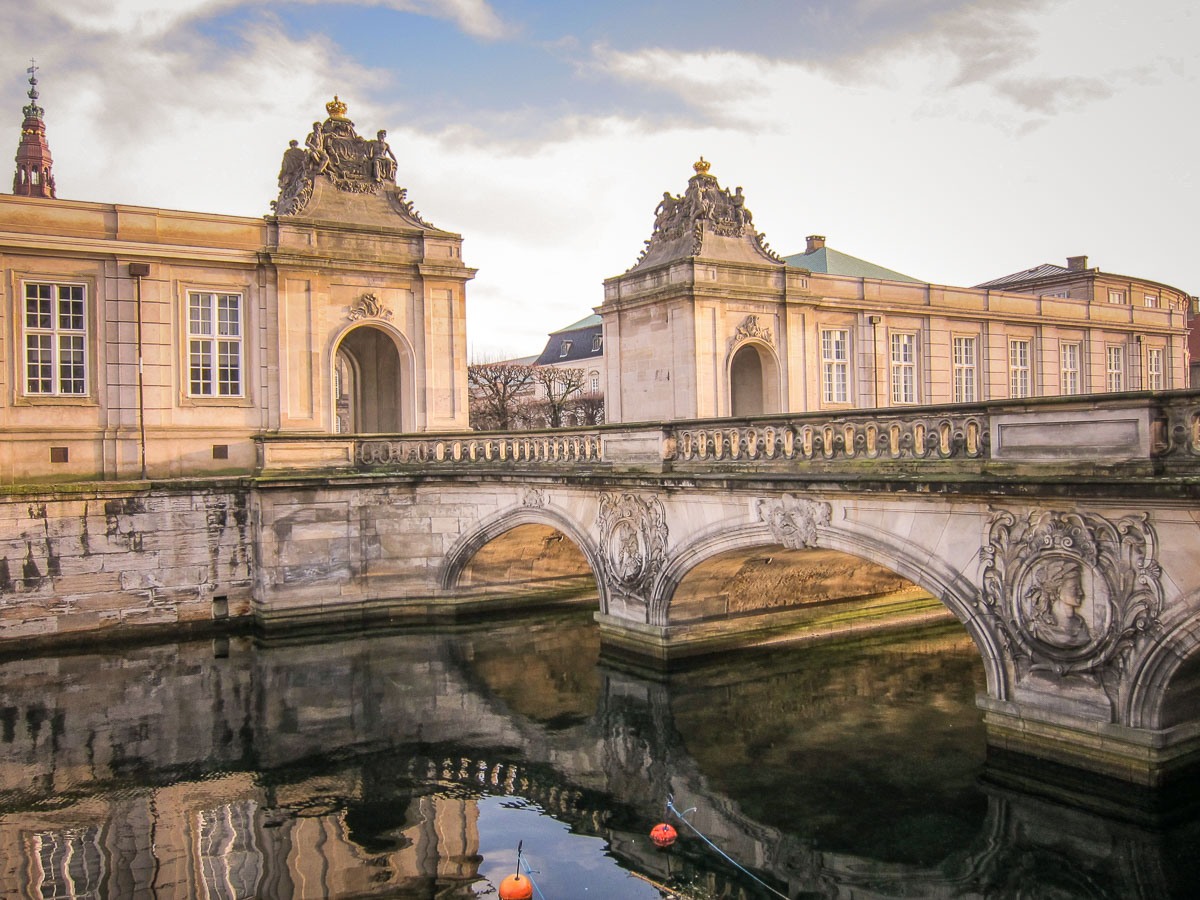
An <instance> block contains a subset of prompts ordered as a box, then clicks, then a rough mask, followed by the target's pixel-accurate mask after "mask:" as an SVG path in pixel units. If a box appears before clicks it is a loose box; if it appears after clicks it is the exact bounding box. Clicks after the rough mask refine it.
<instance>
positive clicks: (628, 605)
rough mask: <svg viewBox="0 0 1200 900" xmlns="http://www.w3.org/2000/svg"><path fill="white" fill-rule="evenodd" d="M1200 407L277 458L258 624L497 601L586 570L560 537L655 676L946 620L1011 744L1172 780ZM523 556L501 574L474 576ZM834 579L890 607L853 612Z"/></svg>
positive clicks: (669, 429) (286, 451) (1190, 708)
mask: <svg viewBox="0 0 1200 900" xmlns="http://www.w3.org/2000/svg"><path fill="white" fill-rule="evenodd" d="M1198 401H1200V398H1198V396H1197V394H1195V393H1181V394H1163V395H1146V394H1139V395H1129V396H1124V397H1105V398H1087V399H1083V400H1078V399H1077V400H1074V401H1071V400H1067V401H1064V400H1061V399H1058V398H1055V399H1053V400H1045V401H1031V402H1026V403H1023V404H1020V405H1014V404H1011V403H1004V404H984V405H980V406H973V407H961V406H956V407H945V408H937V409H931V408H923V409H919V410H905V411H887V412H860V413H853V414H847V415H845V416H839V417H834V418H830V417H828V416H824V417H818V416H813V415H801V416H788V417H779V418H771V419H766V418H764V419H755V420H745V421H737V420H733V421H731V420H728V419H725V420H710V421H700V422H675V423H670V424H668V425H656V426H647V427H636V426H619V427H612V428H597V429H591V430H586V431H578V432H545V433H533V434H514V435H490V434H470V435H437V436H428V435H425V436H395V437H392V436H365V437H364V436H359V437H336V436H331V437H328V438H314V439H312V440H309V441H303V442H298V441H296V440H295V439H289V440H275V439H272V438H264V439H263V440H262V444H261V451H260V460H261V469H262V477H261V478H260V479H259V480H258V481H257V483H256V491H255V500H256V503H257V510H256V512H257V517H258V521H259V522H260V523H261V532H260V534H259V536H258V552H259V556H258V570H257V573H256V574H257V579H256V585H255V596H254V604H255V611H256V615H257V616H258V617H259V618H260V619H261V620H262V621H264V622H266V623H268V624H274V623H282V622H288V621H301V620H304V619H306V618H310V617H314V618H315V619H316V620H318V621H321V622H325V621H327V620H328V619H329V618H330V617H331V616H341V617H347V616H349V617H351V618H355V619H364V620H374V619H397V618H404V617H408V616H413V615H420V616H431V615H433V616H436V615H439V614H441V615H447V614H450V611H451V610H455V609H459V608H462V607H464V606H465V607H471V605H472V604H475V605H478V604H485V605H486V604H492V605H494V604H496V603H497V602H498V601H497V598H496V595H497V591H498V585H499V584H513V583H517V582H521V583H523V584H524V585H525V586H526V587H529V586H530V585H534V584H540V585H541V586H542V587H543V588H546V587H547V586H550V585H552V584H553V579H554V578H555V577H557V578H566V577H568V576H569V575H571V574H572V570H571V569H569V568H567V569H565V570H564V569H563V568H562V567H561V564H560V565H559V566H558V567H555V566H553V565H550V560H551V558H552V557H553V556H554V554H549V555H548V554H546V553H545V552H543V551H544V547H545V544H546V543H547V542H548V541H559V542H562V541H563V540H564V539H565V540H566V541H569V542H570V543H571V544H573V545H574V547H576V548H578V552H579V555H580V556H581V557H582V561H583V562H582V565H583V566H585V567H583V568H581V569H580V570H578V571H575V572H574V574H578V573H579V571H582V572H590V573H591V574H594V576H595V584H596V590H597V591H598V594H599V612H598V613H597V617H598V620H599V622H600V625H601V628H602V634H603V638H604V641H605V643H606V645H607V646H608V647H609V648H610V650H611V651H613V652H620V653H623V654H625V655H635V656H639V657H642V658H644V659H648V660H657V661H660V662H663V661H666V662H670V661H671V660H672V659H674V658H676V657H678V656H683V655H687V654H689V653H697V652H716V651H720V650H723V649H726V648H728V647H730V646H734V645H745V644H750V643H763V642H770V641H778V640H785V639H811V638H812V637H814V636H827V635H830V634H839V633H853V632H854V631H856V630H861V629H863V628H870V627H872V624H873V621H872V620H873V618H880V617H884V611H886V613H887V615H886V619H887V621H888V623H889V624H891V625H895V624H897V623H899V624H916V623H919V622H922V621H926V620H928V619H929V618H931V617H933V616H934V615H936V613H937V612H938V611H942V610H949V611H950V613H952V614H953V615H954V616H955V617H956V618H957V619H958V620H959V621H960V622H961V623H962V624H963V626H964V627H965V629H966V630H967V632H968V633H969V634H970V636H971V638H972V639H973V640H974V642H975V644H976V646H977V647H978V649H979V652H980V655H981V656H982V658H983V663H984V667H985V670H986V673H987V684H988V688H987V695H986V696H984V697H981V698H980V706H981V708H982V709H983V710H984V714H985V720H986V723H987V727H988V731H989V738H990V741H991V742H992V743H993V744H994V745H995V746H997V747H1003V748H1006V749H1010V750H1016V751H1019V752H1023V753H1029V754H1033V755H1036V756H1040V757H1048V758H1051V759H1054V760H1057V761H1059V762H1063V763H1067V764H1070V765H1073V766H1079V767H1083V768H1085V769H1089V770H1092V771H1097V772H1102V773H1105V774H1108V775H1113V776H1116V777H1119V778H1122V779H1127V780H1132V781H1137V782H1143V783H1152V784H1153V783H1158V782H1159V781H1161V780H1162V779H1164V778H1166V777H1168V776H1169V775H1170V773H1171V772H1172V771H1173V770H1175V769H1176V768H1177V767H1181V766H1184V765H1185V764H1187V763H1189V762H1191V761H1192V759H1193V757H1194V755H1195V754H1196V753H1197V752H1198V751H1200V706H1198V703H1200V694H1198V688H1200V677H1198V676H1200V655H1197V654H1196V652H1195V651H1196V648H1197V643H1198V641H1200V561H1198V559H1197V552H1196V551H1197V548H1200V512H1197V507H1196V502H1195V501H1196V498H1197V494H1198V493H1200V484H1198V482H1197V475H1200V402H1198ZM304 466H311V467H313V474H312V475H306V474H304V473H303V472H302V471H301V470H302V467H304ZM505 540H508V541H509V545H508V546H506V547H505V549H504V552H503V553H502V554H498V556H499V557H500V558H502V559H504V560H506V561H507V563H506V565H507V567H506V568H502V569H501V570H500V571H499V572H498V573H496V572H493V575H494V576H495V575H498V577H492V578H488V577H486V575H481V574H480V572H478V571H476V563H477V562H478V561H479V560H480V558H481V557H482V556H483V555H484V554H486V553H487V548H489V547H491V546H495V545H496V543H497V542H502V541H505ZM849 560H852V561H854V562H853V563H848V562H847V561H849ZM863 561H865V563H866V564H867V566H866V567H864V566H863V565H860V563H862V562H863ZM560 562H561V561H560ZM539 564H543V565H545V566H547V568H546V569H545V570H544V571H543V573H542V574H543V575H544V576H545V577H543V578H540V579H539V578H538V577H537V569H538V565H539ZM839 564H840V565H841V566H842V567H843V568H842V569H841V570H839V569H838V566H839ZM847 565H849V566H850V568H848V569H847V568H845V566H847ZM484 568H486V567H484ZM838 571H840V572H841V575H842V576H844V577H842V578H841V584H842V587H843V588H845V587H846V586H847V585H848V584H849V583H850V582H851V581H857V582H862V580H863V579H866V582H867V583H868V584H871V585H874V586H876V587H878V588H879V590H878V591H874V592H869V594H868V596H865V597H864V596H848V595H847V594H846V593H845V592H844V590H843V592H842V593H840V594H839V593H838V590H837V589H836V587H835V586H831V582H838V581H839V578H838V575H837V573H838ZM796 572H800V573H802V575H803V577H798V578H796V577H789V574H788V573H792V574H793V575H794V574H795V573H796ZM768 573H771V574H768ZM891 573H894V575H898V576H901V577H902V578H903V579H905V580H906V582H907V583H910V587H911V586H915V587H916V588H917V589H920V590H919V591H917V595H915V596H914V595H913V594H912V593H911V591H910V592H909V593H907V594H906V593H905V591H904V590H903V589H901V587H900V586H899V585H898V584H896V583H889V582H888V579H887V576H888V575H889V574H891ZM739 585H740V586H741V590H740V592H739V589H738V588H739ZM747 588H748V589H747ZM810 588H811V589H815V590H816V592H817V594H818V595H820V597H821V599H822V602H820V603H813V602H810V601H811V597H810V596H809V593H808V592H807V590H808V589H810ZM922 591H923V592H925V593H924V594H922V593H921V592H922ZM921 596H926V597H928V598H929V602H928V603H925V604H922V603H921V602H920V599H919V598H920V597H921ZM881 598H886V599H887V601H888V602H887V603H883V602H880V601H881ZM839 601H840V602H839ZM847 604H849V605H847ZM931 605H932V606H934V607H936V609H931V608H930V606H931Z"/></svg>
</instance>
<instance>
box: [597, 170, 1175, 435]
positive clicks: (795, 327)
mask: <svg viewBox="0 0 1200 900" xmlns="http://www.w3.org/2000/svg"><path fill="white" fill-rule="evenodd" d="M695 168H696V174H695V175H694V176H693V177H692V178H691V179H690V180H689V181H688V187H687V191H686V192H685V193H684V194H683V195H682V196H673V195H671V194H670V193H668V194H666V195H664V197H663V200H662V202H661V203H660V204H659V206H658V209H657V211H656V216H655V223H654V231H653V233H652V235H651V238H650V240H649V241H647V243H646V247H645V250H644V251H643V253H642V255H641V257H640V258H639V259H638V261H637V262H636V263H635V265H634V266H633V267H632V268H631V269H630V270H629V271H628V272H626V273H625V274H623V275H619V276H616V277H614V278H610V279H608V280H607V281H606V282H605V294H604V304H603V305H602V306H601V307H600V308H599V311H600V314H601V316H602V317H603V321H604V344H605V356H606V358H607V359H608V361H609V363H608V366H607V372H608V383H607V388H606V390H605V395H606V402H607V408H608V418H609V421H612V422H628V421H634V420H637V421H645V420H656V419H678V418H693V417H707V416H729V415H733V416H743V415H755V414H760V413H772V412H781V411H794V412H801V411H807V410H838V409H854V408H863V407H895V406H908V405H918V404H939V403H963V402H978V401H984V400H998V399H1010V398H1023V397H1034V396H1042V395H1059V394H1085V393H1099V392H1106V391H1127V390H1143V389H1161V388H1182V387H1184V386H1186V385H1187V380H1188V376H1187V364H1186V349H1185V341H1186V335H1187V331H1186V323H1185V321H1184V317H1185V309H1184V306H1185V305H1186V303H1185V301H1186V295H1184V294H1183V293H1182V292H1181V291H1178V290H1176V289H1174V288H1168V287H1166V286H1165V285H1157V284H1155V283H1153V282H1149V281H1146V280H1144V279H1128V278H1124V279H1117V278H1116V277H1115V276H1109V275H1106V274H1105V273H1100V272H1099V271H1098V270H1086V269H1083V268H1081V269H1080V271H1079V272H1075V271H1073V270H1069V271H1068V270H1064V271H1066V274H1065V275H1063V276H1062V277H1061V278H1058V280H1056V281H1055V289H1054V290H1044V291H1043V290H1040V289H1039V290H1037V292H1036V293H1037V294H1040V296H1035V295H1034V294H1031V293H1029V291H1030V290H1031V288H1032V287H1033V283H1031V282H1028V280H1022V279H1020V278H1018V279H1017V280H1016V281H1013V282H1011V283H1009V280H1008V279H1001V281H1004V282H1005V283H1004V284H1003V285H999V284H996V283H992V284H991V285H984V286H980V287H978V288H955V287H943V286H941V285H932V284H925V283H923V282H919V281H914V280H913V279H911V278H909V277H907V276H904V275H900V274H899V273H896V272H892V271H891V270H888V269H883V268H882V267H879V266H876V265H874V264H872V263H867V262H865V261H864V260H859V259H856V258H855V257H851V256H848V255H846V254H840V253H838V252H837V251H832V250H830V249H829V248H826V247H825V246H824V238H821V237H817V236H813V237H811V238H809V246H808V248H807V250H806V252H805V253H803V254H796V255H794V256H790V257H787V258H786V259H783V258H781V257H779V256H778V255H776V254H775V253H774V252H772V251H771V250H770V249H769V248H768V247H767V245H766V243H765V242H764V241H763V238H762V235H761V234H760V233H759V232H758V231H757V230H756V229H755V227H754V224H753V218H752V216H751V214H750V211H749V210H748V209H747V208H746V205H745V203H746V201H745V198H744V197H743V196H742V193H741V189H740V188H738V189H737V192H736V193H730V191H729V190H727V189H724V188H722V187H721V186H720V184H719V183H718V182H717V179H716V178H714V177H713V176H712V175H710V174H708V169H709V164H708V163H706V162H704V161H703V160H701V161H700V162H699V163H697V164H696V167H695ZM1050 268H1057V267H1041V269H1039V270H1036V271H1037V272H1041V273H1043V274H1045V273H1044V272H1043V270H1046V269H1050ZM1022 274H1024V273H1022ZM1013 277H1015V276H1013ZM1056 278H1057V276H1056ZM1060 282H1061V283H1060ZM1038 284H1041V282H1038ZM1085 284H1086V285H1090V286H1091V287H1090V288H1089V290H1090V293H1089V292H1088V291H1087V290H1085V289H1084V285H1085ZM1122 285H1123V287H1122ZM1122 290H1124V291H1125V295H1124V297H1120V296H1117V294H1119V292H1120V291H1122ZM1097 292H1100V293H1101V294H1102V296H1097ZM1133 294H1136V297H1134V296H1133ZM1152 294H1153V296H1154V297H1155V298H1157V302H1156V303H1154V304H1151V303H1150V302H1149V301H1148V300H1147V298H1149V297H1151V295H1152ZM1131 300H1132V301H1133V302H1130V301H1131Z"/></svg>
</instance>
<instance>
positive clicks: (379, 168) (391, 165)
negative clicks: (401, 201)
mask: <svg viewBox="0 0 1200 900" xmlns="http://www.w3.org/2000/svg"><path fill="white" fill-rule="evenodd" d="M386 138H387V132H386V131H384V130H383V129H380V130H379V133H378V134H377V135H376V140H373V141H368V143H369V144H370V152H371V178H372V179H373V180H374V181H395V180H396V155H395V154H394V153H392V148H391V147H389V146H388V142H387V140H386Z"/></svg>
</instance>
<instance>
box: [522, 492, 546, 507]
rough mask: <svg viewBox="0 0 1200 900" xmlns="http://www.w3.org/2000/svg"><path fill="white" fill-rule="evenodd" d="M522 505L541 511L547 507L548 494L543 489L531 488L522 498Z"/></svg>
mask: <svg viewBox="0 0 1200 900" xmlns="http://www.w3.org/2000/svg"><path fill="white" fill-rule="evenodd" d="M521 505H522V506H527V507H529V508H531V509H541V508H542V507H544V506H545V505H546V492H545V491H544V490H542V489H541V488H529V489H528V490H526V491H525V492H524V494H523V496H522V497H521Z"/></svg>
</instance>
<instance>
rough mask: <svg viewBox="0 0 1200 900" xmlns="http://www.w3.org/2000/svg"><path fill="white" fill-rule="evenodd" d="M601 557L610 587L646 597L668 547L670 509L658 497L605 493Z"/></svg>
mask: <svg viewBox="0 0 1200 900" xmlns="http://www.w3.org/2000/svg"><path fill="white" fill-rule="evenodd" d="M598 524H599V528H600V559H601V563H602V564H603V566H604V569H605V575H606V577H607V582H608V585H609V587H610V588H613V589H615V590H617V591H619V592H621V593H625V594H629V595H632V596H635V597H645V596H646V595H647V594H648V592H649V589H650V587H651V586H652V585H653V583H654V579H655V577H656V576H657V575H658V572H659V571H660V570H661V568H662V564H663V560H664V559H665V557H666V551H667V524H666V512H665V510H664V509H663V505H662V502H661V501H659V500H658V498H657V497H653V496H650V497H643V496H639V495H637V494H631V493H626V494H601V495H600V512H599V519H598Z"/></svg>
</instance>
